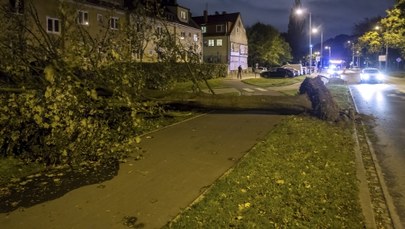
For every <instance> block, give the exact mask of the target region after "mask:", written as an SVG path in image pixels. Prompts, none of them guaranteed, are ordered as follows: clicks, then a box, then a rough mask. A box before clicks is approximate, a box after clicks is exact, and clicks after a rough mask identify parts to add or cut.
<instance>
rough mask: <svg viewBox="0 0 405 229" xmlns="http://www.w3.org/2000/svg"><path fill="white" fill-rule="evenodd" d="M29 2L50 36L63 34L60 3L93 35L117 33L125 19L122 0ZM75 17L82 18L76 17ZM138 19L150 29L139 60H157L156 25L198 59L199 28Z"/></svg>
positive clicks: (134, 23)
mask: <svg viewBox="0 0 405 229" xmlns="http://www.w3.org/2000/svg"><path fill="white" fill-rule="evenodd" d="M26 2H27V1H26ZM32 2H33V5H34V7H35V9H36V11H37V14H38V19H39V22H40V24H41V26H42V28H43V29H44V31H45V32H47V33H48V34H50V35H51V36H53V35H54V36H60V35H62V34H63V29H62V27H63V26H62V19H61V15H60V3H65V4H66V7H65V9H66V10H67V11H70V13H71V14H70V15H71V18H70V20H72V21H73V22H75V23H78V24H80V25H79V26H82V27H83V28H84V29H86V30H87V31H88V32H89V34H90V35H91V36H92V37H93V38H97V37H101V36H104V34H105V32H106V29H110V31H113V32H114V31H117V33H120V32H121V31H122V28H121V27H122V26H124V25H127V24H128V23H127V21H126V19H127V15H126V12H125V11H124V10H123V8H122V7H121V6H123V5H122V4H123V0H120V1H115V0H109V1H107V2H109V3H111V4H114V5H115V7H114V8H111V7H108V6H107V7H106V6H103V5H97V4H92V3H89V2H86V1H74V0H65V1H60V0H53V1H49V0H32ZM0 3H2V4H10V3H9V1H8V0H0ZM28 8H29V7H28V4H27V3H26V4H25V10H28ZM120 9H121V10H120ZM79 11H80V12H79ZM181 12H183V13H181ZM184 12H186V13H187V14H186V18H183V22H187V21H188V20H189V19H190V18H189V15H190V14H189V11H188V9H186V8H183V7H179V10H178V15H179V16H184ZM79 15H80V16H81V17H80V16H79ZM84 15H85V16H84ZM79 17H80V18H81V19H82V20H80V21H79ZM83 19H85V20H83ZM111 19H114V20H115V19H117V23H110V20H111ZM79 22H80V23H79ZM136 23H137V22H136V21H133V22H132V23H131V25H130V26H136ZM142 23H143V24H147V25H144V26H147V27H148V28H149V29H150V31H148V33H149V35H148V36H149V37H148V40H147V41H145V42H146V43H145V44H146V49H145V52H144V55H143V58H142V61H146V62H155V61H158V55H157V52H156V45H155V41H157V39H159V38H158V37H152V35H153V36H154V35H155V31H156V30H157V29H158V27H160V29H163V28H168V30H169V31H170V33H171V34H176V37H177V39H176V40H177V41H178V43H181V44H182V45H183V46H184V47H186V48H187V49H189V48H190V47H191V48H192V50H194V51H195V52H196V53H198V54H199V55H201V59H202V39H201V38H202V34H201V30H200V29H199V28H194V27H190V26H186V25H183V24H180V23H175V22H159V21H156V20H153V19H150V20H148V21H147V22H146V23H145V21H143V22H142ZM56 24H58V25H56ZM111 25H116V26H117V28H115V26H113V27H114V28H111ZM33 28H35V26H33ZM35 32H36V33H38V34H40V31H39V30H36V31H35ZM133 57H134V58H137V59H141V57H140V56H139V55H133Z"/></svg>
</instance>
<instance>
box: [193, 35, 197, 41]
mask: <svg viewBox="0 0 405 229" xmlns="http://www.w3.org/2000/svg"><path fill="white" fill-rule="evenodd" d="M193 40H194V41H195V42H197V41H198V34H194V36H193Z"/></svg>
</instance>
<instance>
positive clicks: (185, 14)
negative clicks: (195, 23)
mask: <svg viewBox="0 0 405 229" xmlns="http://www.w3.org/2000/svg"><path fill="white" fill-rule="evenodd" d="M180 18H181V19H182V20H187V13H186V11H180Z"/></svg>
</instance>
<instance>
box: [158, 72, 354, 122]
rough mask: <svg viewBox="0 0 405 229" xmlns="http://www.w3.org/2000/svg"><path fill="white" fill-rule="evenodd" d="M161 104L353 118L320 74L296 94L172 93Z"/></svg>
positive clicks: (302, 85)
mask: <svg viewBox="0 0 405 229" xmlns="http://www.w3.org/2000/svg"><path fill="white" fill-rule="evenodd" d="M158 103H160V104H161V105H169V106H172V107H177V108H179V109H188V108H203V109H211V110H228V111H238V110H257V111H267V112H272V113H277V114H301V113H311V114H312V115H314V116H316V117H318V118H319V119H322V120H326V121H333V122H336V121H340V120H347V119H353V117H352V115H351V114H349V113H348V112H344V111H341V110H340V108H339V106H338V105H337V103H336V102H335V100H334V99H333V97H332V94H331V92H330V91H329V89H328V88H327V87H326V86H325V82H324V81H323V79H322V76H318V77H315V78H306V79H305V80H304V81H303V83H302V84H301V86H300V88H299V94H298V95H296V96H265V95H256V96H235V95H207V94H188V93H184V94H172V95H171V96H169V97H164V98H160V99H158Z"/></svg>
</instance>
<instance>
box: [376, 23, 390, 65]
mask: <svg viewBox="0 0 405 229" xmlns="http://www.w3.org/2000/svg"><path fill="white" fill-rule="evenodd" d="M374 29H375V30H378V31H379V32H380V31H381V30H382V28H381V27H380V26H378V25H377V26H376V27H375V28H374ZM381 38H383V36H382V35H381ZM379 62H380V66H381V61H379ZM387 68H388V44H387V43H386V42H385V71H387Z"/></svg>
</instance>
